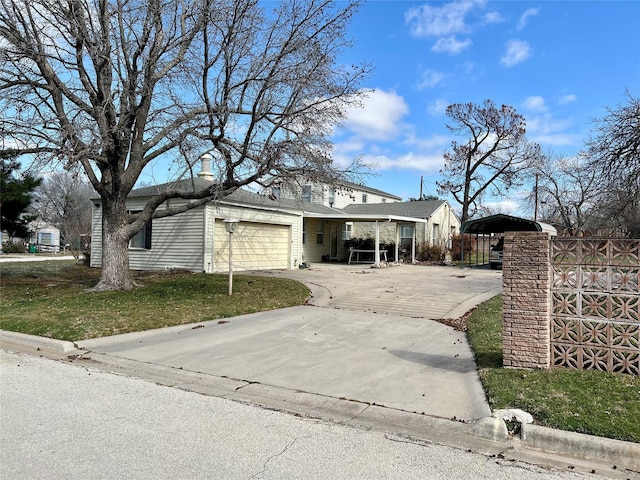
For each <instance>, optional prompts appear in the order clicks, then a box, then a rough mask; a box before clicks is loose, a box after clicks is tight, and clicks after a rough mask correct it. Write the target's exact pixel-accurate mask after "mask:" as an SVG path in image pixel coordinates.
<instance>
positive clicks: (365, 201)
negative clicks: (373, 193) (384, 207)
mask: <svg viewBox="0 0 640 480" xmlns="http://www.w3.org/2000/svg"><path fill="white" fill-rule="evenodd" d="M362 203H367V194H366V193H363V194H362Z"/></svg>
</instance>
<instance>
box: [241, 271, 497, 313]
mask: <svg viewBox="0 0 640 480" xmlns="http://www.w3.org/2000/svg"><path fill="white" fill-rule="evenodd" d="M251 273H252V274H255V275H276V276H283V277H286V278H292V279H294V280H298V281H299V282H302V283H305V284H306V285H308V286H309V287H310V288H311V290H312V295H313V296H312V298H311V299H310V301H309V303H310V304H311V305H316V306H323V307H331V308H337V309H341V310H351V311H358V312H372V313H386V314H393V315H401V316H404V317H412V318H428V319H443V318H460V317H461V316H463V315H464V314H465V313H466V312H468V311H469V310H471V309H472V308H474V307H475V306H477V305H478V304H480V303H482V302H484V301H485V300H488V299H489V298H491V297H494V296H495V295H497V294H499V293H501V292H502V272H501V271H496V270H490V269H486V268H464V269H461V268H459V267H440V266H420V265H400V266H395V267H389V268H371V266H370V265H345V264H335V263H319V264H315V265H313V266H312V267H311V268H307V269H302V270H277V271H269V272H258V271H256V272H251Z"/></svg>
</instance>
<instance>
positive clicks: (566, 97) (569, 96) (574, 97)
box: [558, 93, 578, 105]
mask: <svg viewBox="0 0 640 480" xmlns="http://www.w3.org/2000/svg"><path fill="white" fill-rule="evenodd" d="M576 100H578V96H577V95H574V94H572V93H569V94H567V95H563V96H562V97H560V100H558V104H560V105H566V104H568V103H573V102H575V101H576Z"/></svg>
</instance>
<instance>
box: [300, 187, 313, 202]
mask: <svg viewBox="0 0 640 480" xmlns="http://www.w3.org/2000/svg"><path fill="white" fill-rule="evenodd" d="M302 201H303V202H306V203H311V185H303V186H302Z"/></svg>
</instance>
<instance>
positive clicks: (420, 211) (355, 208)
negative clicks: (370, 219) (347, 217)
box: [344, 200, 447, 218]
mask: <svg viewBox="0 0 640 480" xmlns="http://www.w3.org/2000/svg"><path fill="white" fill-rule="evenodd" d="M445 203H447V202H446V201H445V200H422V201H417V202H396V203H362V204H352V205H348V206H346V207H345V208H344V211H345V212H347V213H350V214H372V213H378V214H385V215H401V216H403V217H413V218H429V217H430V216H431V215H433V213H434V212H435V211H436V210H438V209H439V208H440V207H441V206H442V205H444V204H445Z"/></svg>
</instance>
